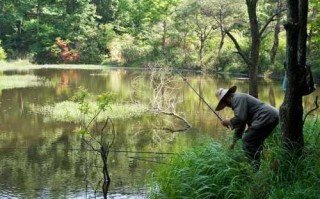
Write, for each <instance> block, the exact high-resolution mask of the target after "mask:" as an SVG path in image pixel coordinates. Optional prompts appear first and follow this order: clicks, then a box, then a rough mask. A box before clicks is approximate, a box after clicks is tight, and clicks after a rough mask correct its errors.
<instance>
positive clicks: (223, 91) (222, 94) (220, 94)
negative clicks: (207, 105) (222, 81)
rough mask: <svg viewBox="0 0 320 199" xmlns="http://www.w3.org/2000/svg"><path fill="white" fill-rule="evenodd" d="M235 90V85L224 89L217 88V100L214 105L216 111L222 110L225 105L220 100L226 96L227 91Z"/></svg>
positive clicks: (232, 91)
mask: <svg viewBox="0 0 320 199" xmlns="http://www.w3.org/2000/svg"><path fill="white" fill-rule="evenodd" d="M236 90H237V86H232V87H231V88H229V89H224V88H219V89H218V91H217V92H216V97H217V98H218V100H219V102H218V105H217V107H216V111H220V110H222V109H223V108H224V107H225V106H226V105H225V104H224V103H222V100H223V99H224V97H225V96H227V95H228V94H229V93H234V92H236Z"/></svg>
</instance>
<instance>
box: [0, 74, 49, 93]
mask: <svg viewBox="0 0 320 199" xmlns="http://www.w3.org/2000/svg"><path fill="white" fill-rule="evenodd" d="M44 85H48V86H49V85H50V83H49V81H46V80H45V79H44V78H40V77H37V76H35V75H0V90H3V89H12V88H26V87H36V86H44Z"/></svg>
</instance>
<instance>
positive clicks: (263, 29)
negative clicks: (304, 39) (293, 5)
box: [259, 9, 286, 37]
mask: <svg viewBox="0 0 320 199" xmlns="http://www.w3.org/2000/svg"><path fill="white" fill-rule="evenodd" d="M284 11H286V9H282V10H280V11H279V12H276V13H275V14H273V15H272V16H271V17H270V18H269V19H268V20H267V22H266V23H265V24H264V26H263V27H262V28H261V30H260V32H259V36H260V37H261V36H262V34H263V32H264V31H265V30H266V29H267V27H268V25H269V24H270V23H271V22H272V21H274V20H275V19H274V18H275V17H276V16H279V15H280V14H281V13H282V12H284Z"/></svg>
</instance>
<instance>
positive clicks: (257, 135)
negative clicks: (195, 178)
mask: <svg viewBox="0 0 320 199" xmlns="http://www.w3.org/2000/svg"><path fill="white" fill-rule="evenodd" d="M236 90H237V87H236V86H233V87H231V88H229V89H223V88H219V89H218V91H217V92H216V96H217V98H218V99H219V102H218V105H217V107H216V111H220V110H222V109H223V108H225V107H229V108H232V110H233V112H234V117H233V118H232V119H230V120H222V121H221V123H222V125H223V126H225V127H231V129H234V130H235V132H234V136H233V142H232V145H231V147H230V148H232V149H233V148H234V145H235V143H236V142H237V140H239V139H241V138H242V141H243V149H244V151H245V153H246V155H247V157H248V158H249V160H250V161H251V162H252V163H253V165H254V166H255V167H256V168H257V169H258V168H259V167H260V152H261V150H262V145H263V141H264V140H265V139H266V138H267V137H268V136H269V135H270V134H271V132H272V131H273V129H274V128H275V127H276V126H277V125H278V123H279V111H278V110H276V109H275V108H274V107H272V106H270V105H267V104H265V103H263V102H261V101H260V100H258V99H256V98H255V97H253V96H251V95H248V94H245V93H236ZM246 125H248V128H247V130H246V132H245V133H244V131H245V128H246Z"/></svg>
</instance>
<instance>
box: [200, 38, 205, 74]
mask: <svg viewBox="0 0 320 199" xmlns="http://www.w3.org/2000/svg"><path fill="white" fill-rule="evenodd" d="M205 42H206V39H205V38H204V35H202V34H201V38H200V49H199V59H200V68H201V69H202V66H203V55H204V48H205Z"/></svg>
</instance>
